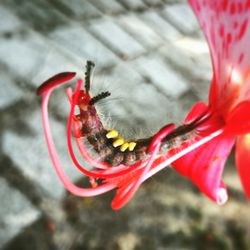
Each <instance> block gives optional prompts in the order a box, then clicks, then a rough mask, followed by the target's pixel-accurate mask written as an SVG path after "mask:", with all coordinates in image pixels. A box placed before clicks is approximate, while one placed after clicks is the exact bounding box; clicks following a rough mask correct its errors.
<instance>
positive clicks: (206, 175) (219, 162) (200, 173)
mask: <svg viewBox="0 0 250 250" xmlns="http://www.w3.org/2000/svg"><path fill="white" fill-rule="evenodd" d="M233 144H234V137H232V136H229V137H225V135H224V134H222V135H220V136H218V137H216V138H214V139H213V140H211V141H210V142H208V143H207V144H205V145H202V146H200V147H199V148H197V149H195V150H193V151H191V152H190V153H188V154H186V155H185V156H183V157H181V158H180V159H178V160H177V161H175V162H174V163H172V165H173V166H174V168H175V169H176V170H177V171H178V172H180V173H181V174H182V175H184V176H186V177H188V178H190V179H191V180H192V181H193V182H194V183H195V184H196V185H197V186H198V187H199V189H200V190H201V191H202V192H203V193H205V194H206V195H207V196H208V197H209V198H211V199H212V200H214V201H216V202H217V203H219V204H221V203H223V201H226V198H225V197H226V193H225V192H226V190H225V187H224V186H223V185H222V181H221V177H222V172H223V168H224V164H225V162H226V159H227V157H228V155H229V153H230V151H231V149H232V146H233Z"/></svg>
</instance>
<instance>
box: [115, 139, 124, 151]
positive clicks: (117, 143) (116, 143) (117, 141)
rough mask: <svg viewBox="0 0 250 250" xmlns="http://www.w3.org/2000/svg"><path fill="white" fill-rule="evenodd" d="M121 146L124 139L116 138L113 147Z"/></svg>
mask: <svg viewBox="0 0 250 250" xmlns="http://www.w3.org/2000/svg"><path fill="white" fill-rule="evenodd" d="M122 144H124V139H123V138H121V137H120V138H117V139H116V140H115V141H113V146H114V147H115V148H116V147H119V146H121V145H122Z"/></svg>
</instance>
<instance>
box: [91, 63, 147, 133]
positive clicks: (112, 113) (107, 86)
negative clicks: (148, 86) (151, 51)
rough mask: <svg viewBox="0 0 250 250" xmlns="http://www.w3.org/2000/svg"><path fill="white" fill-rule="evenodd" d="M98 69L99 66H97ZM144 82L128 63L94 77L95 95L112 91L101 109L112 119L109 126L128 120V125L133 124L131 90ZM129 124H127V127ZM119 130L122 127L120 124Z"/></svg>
mask: <svg viewBox="0 0 250 250" xmlns="http://www.w3.org/2000/svg"><path fill="white" fill-rule="evenodd" d="M97 67H98V65H97ZM142 82H144V80H143V78H142V76H141V75H140V74H139V73H138V72H136V71H135V70H133V69H132V68H131V67H130V65H129V64H128V63H126V62H125V63H122V62H121V63H118V64H117V66H115V67H113V68H112V69H110V71H106V72H103V73H100V74H96V75H94V77H93V85H92V92H93V94H94V95H96V94H98V93H100V92H102V91H110V93H111V96H110V97H109V98H107V99H106V100H104V101H103V102H102V103H101V104H100V105H99V107H100V108H99V109H100V111H101V113H102V114H103V115H104V116H106V117H111V120H112V121H113V122H111V124H109V120H110V119H106V118H105V117H104V120H107V126H111V128H112V125H113V123H114V125H115V123H116V121H123V120H126V123H128V124H133V114H132V113H131V112H129V110H128V104H129V102H130V101H131V100H130V99H129V96H130V92H131V90H133V89H134V87H135V86H136V85H138V84H140V83H142ZM126 125H127V124H125V126H126ZM119 129H121V126H120V124H119Z"/></svg>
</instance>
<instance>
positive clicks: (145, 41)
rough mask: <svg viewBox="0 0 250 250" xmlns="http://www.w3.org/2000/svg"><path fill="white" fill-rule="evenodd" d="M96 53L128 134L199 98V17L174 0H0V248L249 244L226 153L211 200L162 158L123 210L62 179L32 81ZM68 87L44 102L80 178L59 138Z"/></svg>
mask: <svg viewBox="0 0 250 250" xmlns="http://www.w3.org/2000/svg"><path fill="white" fill-rule="evenodd" d="M88 59H90V60H93V61H94V62H95V64H96V68H95V72H94V76H93V84H92V86H91V87H92V89H91V90H92V92H93V93H98V92H100V91H107V90H109V91H110V92H111V93H112V95H111V97H110V98H107V99H106V100H103V101H102V102H101V103H100V104H99V107H98V108H99V110H100V113H101V115H102V117H103V120H104V121H105V123H106V124H107V126H108V127H115V128H118V130H119V131H121V133H122V135H124V136H125V137H126V138H128V137H132V138H139V137H142V136H147V135H151V134H152V133H155V132H156V131H157V130H158V129H159V128H161V126H162V125H164V124H166V123H169V122H173V121H174V122H176V123H177V124H180V123H181V122H182V120H183V118H184V117H185V114H186V113H187V112H188V110H189V109H190V107H191V106H192V105H193V104H194V103H195V102H196V101H199V100H206V99H207V94H208V89H209V81H210V78H211V66H210V59H209V54H208V48H207V46H206V43H205V42H204V38H203V36H202V34H201V32H200V29H199V26H198V23H197V21H196V19H195V17H194V15H193V13H192V11H191V9H190V8H189V6H188V5H187V3H186V1H181V0H178V1H177V0H175V1H174V0H172V1H171V0H117V1H116V0H88V1H87V0H72V1H68V0H33V1H27V0H2V1H1V3H0V84H1V91H0V138H1V144H0V155H1V157H0V249H4V250H15V249H17V250H24V249H25V250H26V249H37V250H47V249H53V250H54V249H60V250H106V249H108V250H140V249H143V250H151V249H156V250H163V249H169V250H175V249H176V250H177V249H178V250H186V249H190V250H191V249H220V250H221V249H240V250H247V249H250V216H249V208H250V207H249V202H247V201H246V198H245V196H244V194H243V192H242V189H241V184H240V182H239V179H238V176H237V172H236V169H235V165H234V158H233V155H232V156H231V157H230V159H229V161H228V162H227V166H226V169H225V175H224V178H225V182H226V183H227V185H228V188H229V194H230V199H229V202H228V203H227V204H226V205H224V206H222V207H219V206H218V205H216V204H214V203H212V202H211V201H210V200H209V199H208V198H206V197H204V196H203V195H202V194H201V193H200V192H199V191H198V190H197V188H196V187H195V186H194V185H193V184H192V183H190V182H189V181H188V180H186V179H184V178H183V177H181V176H179V175H178V174H177V173H175V171H174V170H172V169H170V168H166V169H165V170H163V171H162V172H160V173H158V174H157V175H155V176H154V177H153V178H151V179H150V180H148V181H147V182H146V183H144V184H143V185H142V187H141V188H140V189H139V191H138V192H137V194H136V196H135V197H134V199H133V200H132V201H131V202H130V203H129V204H128V205H127V206H126V207H124V208H123V209H122V210H120V211H112V210H111V208H110V202H111V200H112V197H113V195H114V193H112V192H111V193H109V194H106V195H102V196H100V197H95V198H86V199H82V198H77V197H74V196H72V195H70V194H69V193H67V192H66V191H65V190H64V188H63V187H62V185H61V183H60V182H59V180H58V178H57V176H56V174H55V171H54V169H53V166H52V164H51V161H50V159H49V156H48V152H47V148H46V145H45V140H44V136H43V131H42V126H41V115H40V103H41V98H40V97H37V96H36V94H35V91H36V88H37V86H39V84H40V83H41V82H43V81H45V80H46V79H48V78H49V77H51V76H52V75H54V74H56V73H59V72H61V71H77V72H78V74H79V76H83V75H84V70H85V62H86V60H88ZM68 109H69V105H68V102H67V99H66V96H65V93H64V89H63V88H61V89H58V90H57V91H55V94H54V95H53V98H52V100H51V103H50V111H51V123H52V128H53V135H54V138H55V141H56V143H57V147H58V151H59V154H60V158H61V160H62V162H63V163H64V166H65V171H66V172H67V174H68V175H69V176H70V177H71V179H72V180H73V181H74V182H75V183H78V184H79V185H83V184H84V183H85V184H86V182H87V180H86V179H85V178H83V177H82V175H81V174H79V173H78V172H77V171H76V170H75V169H74V167H73V164H72V163H71V160H70V159H69V157H68V152H67V148H66V136H65V125H66V118H67V112H68Z"/></svg>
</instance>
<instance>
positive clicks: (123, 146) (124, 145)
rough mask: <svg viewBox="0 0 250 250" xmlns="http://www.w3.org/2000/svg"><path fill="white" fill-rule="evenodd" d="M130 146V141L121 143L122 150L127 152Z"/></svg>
mask: <svg viewBox="0 0 250 250" xmlns="http://www.w3.org/2000/svg"><path fill="white" fill-rule="evenodd" d="M128 147H129V143H128V142H125V143H123V144H122V145H121V147H120V150H121V151H122V152H125V151H126V150H127V148H128Z"/></svg>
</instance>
